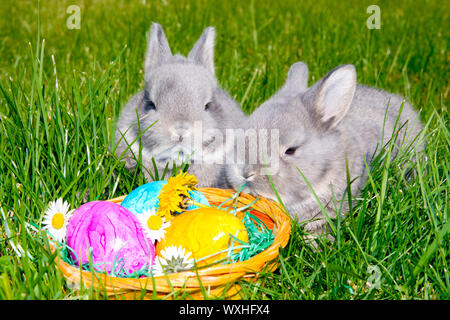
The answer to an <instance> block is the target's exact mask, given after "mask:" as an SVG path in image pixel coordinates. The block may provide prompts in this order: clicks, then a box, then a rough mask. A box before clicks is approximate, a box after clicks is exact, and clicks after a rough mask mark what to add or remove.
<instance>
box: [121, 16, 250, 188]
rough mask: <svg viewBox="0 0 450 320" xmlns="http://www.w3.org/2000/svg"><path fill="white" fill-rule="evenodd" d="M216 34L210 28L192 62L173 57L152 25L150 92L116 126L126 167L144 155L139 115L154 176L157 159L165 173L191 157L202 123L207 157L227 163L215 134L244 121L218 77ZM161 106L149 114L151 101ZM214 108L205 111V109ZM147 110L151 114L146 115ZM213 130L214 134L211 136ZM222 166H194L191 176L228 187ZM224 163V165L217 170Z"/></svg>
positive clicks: (138, 98)
mask: <svg viewBox="0 0 450 320" xmlns="http://www.w3.org/2000/svg"><path fill="white" fill-rule="evenodd" d="M214 41H215V30H214V28H213V27H208V28H206V29H205V30H204V32H203V34H202V35H201V37H200V39H199V40H198V41H197V43H196V44H195V45H194V47H193V49H192V50H191V52H190V53H189V55H188V57H187V58H186V57H184V56H181V55H178V54H177V55H172V53H171V50H170V48H169V44H168V42H167V38H166V36H165V35H164V32H163V30H162V27H161V26H160V25H159V24H157V23H153V25H152V27H151V31H150V37H149V43H148V49H147V53H146V58H145V77H144V78H145V89H144V90H142V91H140V92H139V93H137V94H136V95H134V96H133V97H132V98H131V99H130V100H129V102H128V103H127V104H126V106H125V107H124V109H123V110H122V112H121V114H120V117H119V119H118V121H117V125H116V128H117V129H116V143H117V149H116V150H117V151H116V154H117V155H118V156H123V155H125V161H126V166H127V167H129V168H134V167H135V166H136V161H135V159H134V157H133V156H132V153H134V155H135V157H136V158H137V157H138V154H139V140H137V141H136V142H135V143H134V144H132V145H131V151H132V152H131V151H130V150H129V149H128V150H127V148H128V146H129V145H130V144H131V143H132V142H133V141H134V140H135V139H136V138H137V137H138V136H139V126H138V124H137V122H138V121H137V116H136V111H137V113H138V116H139V122H140V128H141V132H143V131H144V130H146V128H148V127H149V126H151V125H152V124H153V127H151V128H150V129H149V130H147V131H146V132H145V133H144V134H142V137H141V140H142V144H143V149H142V155H143V156H142V158H143V159H142V162H143V166H144V167H145V168H147V169H148V170H151V171H153V164H152V157H154V158H155V161H156V163H157V166H158V171H162V169H163V168H164V167H165V165H166V163H169V168H170V169H171V168H172V161H174V160H175V161H176V160H178V163H180V162H181V160H186V159H187V158H189V157H191V156H192V154H193V152H194V151H196V150H192V149H193V148H192V141H193V139H194V137H193V130H194V128H193V126H194V124H195V123H201V127H202V133H203V134H202V141H201V143H202V145H203V154H204V155H205V156H207V157H210V158H215V159H219V158H223V157H224V154H223V152H222V151H221V150H220V149H217V148H214V144H213V143H212V142H213V141H214V139H215V136H214V135H213V133H211V132H210V131H211V130H210V129H217V130H218V131H219V132H222V133H223V132H224V131H225V129H226V128H233V126H234V124H235V123H239V122H240V121H241V119H243V118H244V117H245V115H244V113H243V112H242V110H241V108H240V107H239V105H238V104H237V103H236V101H234V100H233V99H232V98H231V96H230V95H229V94H228V93H227V92H225V91H224V90H222V89H221V88H220V87H219V85H218V83H217V79H216V78H215V74H214ZM150 100H151V101H152V102H153V103H154V105H155V106H156V109H155V110H152V109H148V108H149V105H150V104H149V101H150ZM208 103H210V104H209V105H208V106H209V107H208V109H207V110H206V108H205V106H206V104H208ZM146 107H147V110H146ZM208 130H209V131H208ZM219 162H220V161H216V163H214V161H209V162H207V163H198V161H197V164H196V163H195V160H194V161H193V162H192V161H191V165H190V168H189V172H190V173H193V174H195V175H196V176H197V178H198V179H199V184H198V186H209V187H218V186H223V185H224V182H223V181H222V179H221V176H220V172H221V171H222V170H223V169H222V167H223V166H222V165H221V164H220V163H219ZM217 163H219V164H217Z"/></svg>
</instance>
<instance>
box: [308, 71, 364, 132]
mask: <svg viewBox="0 0 450 320" xmlns="http://www.w3.org/2000/svg"><path fill="white" fill-rule="evenodd" d="M355 89H356V71H355V67H354V66H353V65H351V64H347V65H342V66H339V67H337V68H336V69H334V70H331V71H330V72H329V73H328V74H327V75H326V76H325V77H324V78H323V79H322V80H320V81H319V82H318V83H317V84H316V85H314V87H312V88H311V89H309V90H308V91H310V92H308V94H312V96H313V98H312V105H313V106H312V107H313V110H314V113H315V114H316V116H318V118H319V119H320V121H321V122H322V123H323V124H325V125H327V127H329V128H331V127H334V126H335V125H336V124H338V123H339V121H341V120H342V118H343V117H344V116H345V115H346V113H347V111H348V109H349V107H350V104H351V102H352V100H353V96H354V94H355Z"/></svg>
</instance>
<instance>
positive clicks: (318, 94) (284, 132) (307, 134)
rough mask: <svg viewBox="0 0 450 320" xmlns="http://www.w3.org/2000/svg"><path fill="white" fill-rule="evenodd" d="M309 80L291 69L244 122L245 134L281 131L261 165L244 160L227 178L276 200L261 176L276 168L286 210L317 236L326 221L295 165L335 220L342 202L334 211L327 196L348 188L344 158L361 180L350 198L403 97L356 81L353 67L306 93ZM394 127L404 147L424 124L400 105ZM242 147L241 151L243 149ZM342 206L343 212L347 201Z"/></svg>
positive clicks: (301, 68)
mask: <svg viewBox="0 0 450 320" xmlns="http://www.w3.org/2000/svg"><path fill="white" fill-rule="evenodd" d="M307 79H308V68H307V66H306V64H304V63H301V62H299V63H296V64H294V65H293V66H292V67H291V69H290V71H289V74H288V77H287V81H286V83H285V85H284V86H283V87H282V88H281V89H280V90H279V91H278V92H277V93H276V94H275V95H274V96H273V97H271V98H270V99H269V100H268V101H266V102H265V103H263V104H262V105H261V106H260V107H259V108H258V109H257V110H255V111H254V113H253V114H251V115H250V116H249V117H248V119H247V120H246V123H245V129H247V130H248V129H256V131H258V130H259V131H261V129H266V130H268V131H269V132H271V134H274V135H275V134H279V149H275V150H273V149H272V150H270V152H271V154H270V157H269V155H266V157H265V160H266V162H264V161H263V160H262V158H261V155H260V158H259V160H258V161H257V163H253V164H252V163H249V161H248V160H247V161H246V162H243V164H236V165H234V166H230V167H229V168H228V169H227V179H228V181H229V183H230V184H231V185H232V186H233V187H234V188H235V189H237V188H239V187H241V186H242V185H244V184H246V188H245V189H244V192H245V191H247V192H250V193H253V194H256V195H261V196H264V197H267V198H271V199H274V200H277V198H276V196H275V194H274V192H273V190H272V187H271V185H270V183H269V180H268V176H267V175H266V170H267V168H268V167H269V166H273V164H274V163H275V164H276V165H277V166H278V170H275V171H274V172H272V173H271V178H272V180H273V183H274V185H275V188H276V190H277V192H278V193H279V195H280V198H281V200H282V201H283V203H284V205H285V206H286V208H287V210H288V212H289V213H290V214H291V215H293V216H294V217H296V218H297V219H298V220H299V221H300V222H303V221H306V220H310V222H309V221H307V223H306V225H305V229H306V230H308V231H313V232H315V233H319V232H321V231H322V230H323V226H325V225H326V220H325V219H324V218H325V217H324V215H323V213H322V211H321V209H320V206H319V204H318V203H317V201H316V198H315V197H314V195H313V193H312V192H311V191H310V189H309V187H308V186H307V184H306V182H305V180H304V179H303V178H302V176H301V174H300V173H299V171H298V170H297V167H298V168H299V169H300V171H301V172H302V173H303V174H304V176H305V178H306V179H307V181H308V182H309V183H310V184H311V187H312V189H313V190H314V191H315V192H316V194H317V196H318V198H319V199H320V201H321V203H322V204H323V207H324V208H325V210H326V212H327V214H328V215H329V216H330V217H332V218H333V217H336V211H338V210H339V206H340V203H339V202H338V203H337V205H336V206H337V207H336V208H335V203H334V201H333V194H334V198H335V199H336V200H337V201H339V200H341V199H342V198H343V195H344V192H345V189H346V188H347V178H346V158H347V159H348V168H349V171H350V181H352V180H353V179H354V178H357V177H359V179H357V180H356V181H355V182H353V183H352V185H351V191H352V195H357V194H358V190H359V189H360V187H362V186H363V185H364V183H365V181H366V178H367V172H366V165H365V163H364V158H365V159H366V161H367V163H370V161H371V159H372V157H373V156H374V152H376V150H377V152H378V151H380V149H381V148H382V147H383V146H385V144H386V143H387V142H388V141H389V140H390V139H391V137H392V133H393V130H394V126H395V122H396V119H397V116H398V114H399V110H400V107H401V105H402V103H403V102H404V99H403V98H401V97H399V96H397V95H394V94H390V93H387V92H384V91H381V90H378V89H374V88H369V87H366V86H362V85H359V84H357V82H356V71H355V68H354V66H353V65H342V66H339V67H337V68H336V69H334V70H332V71H330V72H329V73H328V74H327V75H326V76H325V77H324V78H323V79H321V80H320V81H318V82H317V83H316V84H314V85H313V86H312V87H310V88H308V87H307ZM387 107H388V109H387V111H386V108H387ZM385 115H386V119H385ZM398 122H399V123H398V124H397V130H398V128H400V127H402V126H403V128H402V129H401V130H400V134H399V135H398V139H397V141H396V144H397V146H401V145H403V147H405V146H406V145H407V143H408V142H413V140H414V138H415V137H416V136H417V135H418V133H419V132H420V130H421V129H422V125H421V123H420V120H419V117H418V115H417V113H416V112H415V111H414V110H413V108H412V107H411V105H410V104H408V103H406V102H404V107H403V111H402V112H401V114H400V116H399V121H398ZM383 127H384V128H383ZM271 129H277V130H278V131H277V130H275V131H271ZM383 134H384V135H383ZM259 143H261V142H260V141H259ZM259 147H261V146H259ZM417 147H418V148H419V149H421V148H423V145H418V146H417ZM377 148H378V149H377ZM248 149H249V148H248V146H246V150H245V151H246V152H248ZM397 151H398V149H397V150H394V152H393V154H394V155H395V153H396V152H397ZM250 153H251V152H250ZM265 164H266V165H265ZM272 169H273V168H272ZM345 198H346V197H345ZM344 200H345V199H344ZM344 204H345V202H344ZM344 208H346V209H348V203H347V206H344ZM318 218H319V220H317V219H318Z"/></svg>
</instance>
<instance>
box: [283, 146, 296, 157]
mask: <svg viewBox="0 0 450 320" xmlns="http://www.w3.org/2000/svg"><path fill="white" fill-rule="evenodd" d="M295 151H297V148H295V147H291V148H288V149H286V151H285V152H284V153H285V154H287V155H290V156H292V155H293V154H295Z"/></svg>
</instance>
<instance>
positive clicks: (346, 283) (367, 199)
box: [0, 0, 450, 299]
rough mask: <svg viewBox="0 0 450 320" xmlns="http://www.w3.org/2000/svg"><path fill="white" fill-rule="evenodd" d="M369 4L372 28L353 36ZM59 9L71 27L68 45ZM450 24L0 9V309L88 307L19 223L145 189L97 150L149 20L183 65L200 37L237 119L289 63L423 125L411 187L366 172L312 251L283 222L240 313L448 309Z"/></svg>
mask: <svg viewBox="0 0 450 320" xmlns="http://www.w3.org/2000/svg"><path fill="white" fill-rule="evenodd" d="M374 3H375V4H377V5H379V7H380V9H381V28H380V29H368V28H367V26H366V20H367V19H368V17H369V16H370V14H368V13H367V12H366V9H367V7H368V6H369V5H371V4H374ZM73 4H75V5H78V6H79V7H80V8H81V23H80V29H73V30H71V29H68V28H67V26H66V20H67V19H68V18H69V16H70V14H68V13H66V9H67V7H68V6H69V5H73ZM449 12H450V5H449V2H447V1H437V0H435V1H422V0H419V1H406V0H399V1H356V0H355V1H322V0H308V1H298V0H286V1H235V0H231V1H195V2H188V1H183V0H181V1H180V0H177V1H172V0H164V1H161V2H159V1H150V0H147V1H145V0H141V1H126V0H120V1H101V0H73V1H50V0H43V1H40V3H39V7H38V2H37V1H31V0H30V1H25V0H24V1H1V2H0V221H1V222H0V299H80V298H96V297H97V296H96V295H95V293H92V292H90V291H89V290H88V291H86V292H85V293H83V294H82V295H80V294H79V293H77V292H75V291H73V290H72V289H71V288H70V287H69V286H67V284H66V282H65V280H64V277H63V275H62V274H61V272H59V270H58V269H57V268H56V267H55V263H54V258H55V255H54V254H51V253H50V252H49V251H48V250H46V249H45V247H44V245H45V241H44V236H43V233H41V232H38V233H36V232H35V231H34V230H33V228H31V227H30V224H39V223H40V219H41V214H42V212H43V211H44V210H45V208H46V205H47V204H48V202H49V201H51V200H54V199H56V198H60V197H61V198H64V199H65V200H67V201H68V202H69V203H70V204H71V206H72V207H77V206H79V205H80V204H81V203H82V198H83V195H85V194H86V193H87V195H88V197H89V200H94V199H96V198H99V199H108V198H112V197H117V196H120V195H123V194H127V193H129V192H130V191H131V190H133V189H134V188H136V187H137V186H139V185H141V184H143V183H144V181H145V180H144V174H143V172H142V171H141V170H138V171H136V172H130V171H128V170H127V169H125V168H124V166H123V163H122V162H120V161H119V160H118V159H117V158H116V157H115V156H114V155H113V154H112V153H111V152H110V151H109V148H110V145H111V144H112V143H113V137H114V122H115V119H116V117H117V116H118V113H119V111H120V109H121V107H122V106H123V105H124V103H126V101H127V100H128V98H129V97H130V96H131V95H132V94H133V93H135V92H137V90H139V89H140V88H141V87H142V86H143V63H144V60H143V57H144V52H145V48H146V33H147V32H148V30H149V28H150V25H151V22H152V21H156V22H159V23H160V24H161V25H162V26H163V28H164V31H165V33H166V35H167V38H168V40H169V43H170V45H171V48H172V51H173V52H179V53H182V54H187V53H188V52H189V50H190V49H191V47H192V45H193V44H194V42H195V41H196V39H197V38H198V37H199V36H200V34H201V32H202V30H203V29H204V28H205V27H206V26H209V25H212V26H215V27H216V29H217V43H216V47H215V48H216V50H215V52H216V56H215V62H216V70H217V76H218V79H219V82H220V84H221V85H222V87H223V88H224V89H226V90H228V91H229V92H230V94H231V95H232V96H233V97H234V98H235V99H236V100H237V101H238V102H239V103H240V104H241V105H242V107H243V109H244V110H245V111H246V112H248V113H250V112H251V111H252V110H254V109H255V108H256V107H257V106H258V105H259V104H261V103H262V102H263V101H264V100H266V99H267V98H269V97H270V96H271V95H272V94H273V93H274V92H275V91H276V90H277V88H279V87H280V86H281V85H282V84H283V82H284V79H285V77H286V74H287V71H288V69H289V66H290V65H291V64H293V63H294V62H296V61H304V62H306V63H307V64H308V66H309V69H310V82H309V83H310V84H311V83H314V82H315V81H316V80H318V79H320V78H321V77H322V76H324V75H325V74H326V73H327V72H328V71H329V70H331V69H332V68H334V67H336V66H337V65H339V64H343V63H352V64H354V65H355V66H356V70H357V74H358V80H359V82H360V83H363V84H366V85H371V86H376V87H379V88H383V89H386V90H388V91H391V92H395V93H398V94H401V95H403V96H405V97H406V98H407V99H408V100H409V101H410V102H411V103H412V104H413V105H414V106H416V107H417V109H418V110H420V115H421V118H422V120H423V122H424V123H427V129H426V132H425V133H426V139H427V148H426V151H425V152H426V154H427V157H428V160H427V161H426V162H421V163H416V164H415V169H416V171H417V175H416V178H415V179H413V180H412V181H410V182H407V181H405V180H404V178H403V177H402V171H401V168H400V166H399V163H400V160H401V159H398V160H395V161H393V162H389V161H387V160H383V159H380V161H378V162H376V163H374V165H373V166H372V171H371V175H370V179H369V182H368V183H367V185H366V187H365V188H364V190H363V192H362V194H361V196H360V197H358V198H355V204H354V206H353V207H352V208H351V213H350V214H349V216H348V218H347V219H345V220H340V219H338V220H336V221H335V226H336V233H335V234H334V237H335V239H336V241H334V242H333V243H330V242H323V243H322V244H321V248H322V249H321V250H320V251H314V250H313V249H312V248H310V247H309V246H307V245H305V241H304V240H303V237H302V235H303V234H304V233H303V231H302V229H301V226H299V225H298V224H296V223H294V224H293V230H292V234H291V240H290V242H289V244H288V245H287V246H286V248H284V249H283V250H281V252H280V265H279V269H278V270H277V271H275V272H273V273H264V274H262V275H261V278H260V280H259V281H258V282H256V283H254V284H249V283H246V282H242V287H243V291H242V294H243V297H244V298H245V299H449V296H450V294H449V293H450V276H449V273H448V269H449V229H450V220H449V203H448V194H449V184H450V180H449V168H450V166H449V159H450V157H449V155H450V152H449V142H450V134H449V129H448V121H449V116H448V102H449V88H450V85H449V79H450V68H449V64H450V55H449V51H448V50H449V48H448V46H449V30H450V25H449V21H450V18H449ZM38 13H39V14H38ZM299 178H300V177H299ZM286 183H289V181H286ZM80 195H81V196H80Z"/></svg>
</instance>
